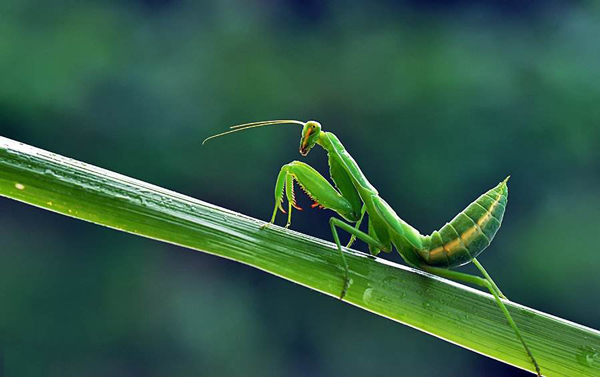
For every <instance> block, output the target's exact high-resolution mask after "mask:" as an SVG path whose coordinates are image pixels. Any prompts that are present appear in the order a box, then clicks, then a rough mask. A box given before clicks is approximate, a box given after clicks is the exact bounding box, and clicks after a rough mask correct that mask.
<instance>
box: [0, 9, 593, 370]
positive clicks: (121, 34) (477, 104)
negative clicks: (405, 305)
mask: <svg viewBox="0 0 600 377" xmlns="http://www.w3.org/2000/svg"><path fill="white" fill-rule="evenodd" d="M525 3H526V4H525V5H524V4H521V2H519V1H492V2H487V3H485V4H477V2H472V1H404V2H395V1H372V2H360V1H348V2H335V1H317V0H312V1H299V0H271V1H237V0H225V1H201V2H197V1H189V0H171V1H168V0H145V1H143V0H138V1H134V0H131V1H121V2H120V1H116V0H114V1H87V2H78V1H66V0H57V1H52V2H50V3H48V2H41V1H35V0H2V3H1V5H0V72H1V76H0V77H1V78H2V79H1V84H0V131H1V132H0V135H2V136H6V137H9V138H12V139H16V140H19V141H22V142H25V143H28V144H32V145H34V146H37V147H40V148H44V149H47V150H50V151H53V152H56V153H59V154H62V155H66V156H69V157H73V158H76V159H79V160H82V161H85V162H88V163H91V164H94V165H98V166H101V167H104V168H107V169H110V170H114V171H116V172H120V173H123V174H126V175H129V176H132V177H135V178H138V179H141V180H145V181H148V182H151V183H154V184H157V185H160V186H164V187H167V188H169V189H172V190H175V191H178V192H182V193H185V194H188V195H191V196H193V197H196V198H199V199H202V200H205V201H207V202H210V203H214V204H217V205H220V206H224V207H226V208H229V209H232V210H235V211H239V212H242V213H244V214H247V215H250V216H254V217H257V218H260V219H268V218H269V217H270V214H271V211H272V206H273V194H272V192H273V186H274V183H275V178H276V176H277V173H278V171H279V168H280V167H281V165H283V164H285V163H287V162H290V161H292V160H295V159H302V160H303V161H307V162H308V163H310V164H312V165H313V166H315V167H316V168H317V169H318V170H320V171H321V172H323V173H325V172H326V170H327V163H326V158H325V155H324V153H322V151H321V150H317V149H315V150H314V151H313V153H311V154H310V155H309V156H308V157H307V158H301V156H300V155H299V154H298V149H297V148H298V142H299V136H300V135H299V128H298V127H296V126H281V127H278V128H277V127H272V128H264V129H261V130H254V131H248V132H247V133H240V134H236V135H232V136H229V137H228V138H223V139H220V140H215V141H213V142H212V143H209V144H207V145H206V146H204V147H201V145H200V143H201V141H202V139H204V138H205V137H207V136H209V135H211V134H214V133H217V132H221V131H223V130H225V129H226V127H227V126H229V125H232V124H237V123H244V122H250V121H256V120H264V119H278V118H292V119H300V120H309V119H315V120H318V121H320V122H321V123H322V125H323V127H324V129H325V130H327V131H332V132H334V133H336V135H337V136H338V137H339V138H340V139H341V140H342V141H343V142H344V144H345V146H346V147H347V149H348V150H349V151H350V153H352V155H353V156H354V157H355V159H356V160H357V161H358V162H359V164H360V165H361V167H362V168H363V171H364V172H365V174H366V175H367V176H368V177H369V179H370V180H371V182H372V183H373V184H374V185H375V186H376V187H377V188H378V190H379V191H380V193H381V195H382V196H383V197H384V198H385V199H386V200H387V201H388V202H389V203H390V204H391V205H392V206H393V207H394V208H395V209H396V211H397V212H398V213H399V214H400V216H402V217H403V218H404V219H405V220H406V221H408V222H409V223H410V224H412V225H413V226H415V227H416V228H418V229H420V230H421V231H422V232H423V233H429V232H431V231H432V230H434V229H439V228H440V227H441V226H442V225H443V224H444V223H445V222H446V221H448V220H450V219H451V218H452V217H453V216H454V215H455V214H456V213H457V212H458V211H460V210H462V209H463V208H464V207H465V206H466V205H467V204H468V203H470V202H471V201H472V200H474V199H475V198H476V197H477V196H479V195H480V194H481V193H482V192H484V191H486V190H487V189H489V188H491V187H493V186H494V185H495V184H497V183H498V182H499V181H501V180H502V179H504V178H505V177H506V176H507V175H508V174H511V175H512V179H511V181H510V196H509V200H510V204H509V206H508V208H507V213H506V216H505V220H504V225H503V227H502V230H501V231H500V232H499V234H498V236H497V237H496V239H495V242H494V243H493V244H492V245H491V246H490V248H489V249H488V250H487V251H486V252H485V253H484V254H483V255H482V256H481V258H480V260H481V262H482V263H483V264H484V265H485V266H486V267H487V269H488V271H489V272H490V274H491V275H492V276H493V277H494V279H495V280H496V282H497V283H498V285H499V286H500V287H501V289H502V290H503V291H504V292H505V293H506V294H507V296H508V297H509V298H511V299H512V300H514V301H516V302H519V303H522V304H525V305H527V306H531V307H534V308H536V309H539V310H542V311H545V312H548V313H551V314H554V315H557V316H559V317H562V318H565V319H568V320H572V321H574V322H577V323H580V324H583V325H586V326H590V327H593V328H596V329H598V328H600V316H599V312H600V294H599V291H600V290H599V287H600V274H599V273H598V266H599V265H600V247H599V246H598V240H599V238H598V230H599V229H600V197H599V189H600V124H599V121H600V105H599V104H600V70H599V67H600V43H599V42H598V35H600V12H599V11H600V6H599V5H598V3H596V2H593V1H575V2H566V1H541V0H539V1H529V2H525ZM299 196H301V195H299ZM299 201H300V204H301V205H303V206H305V207H307V205H308V204H310V201H309V200H308V199H307V198H306V197H304V196H302V197H301V198H300V199H299ZM331 215H332V213H331V212H327V211H322V210H317V209H315V210H306V211H304V212H302V213H298V212H296V213H295V217H294V219H293V223H292V227H293V228H294V229H295V230H298V231H301V232H305V233H308V234H311V235H314V236H318V237H321V238H324V239H327V240H331V238H332V237H331V234H330V231H329V228H328V226H327V219H328V217H329V216H331ZM279 221H280V222H279V223H280V224H282V223H283V222H284V219H283V217H280V218H279ZM0 240H1V245H2V247H1V248H0V299H1V305H0V355H2V354H3V355H4V364H5V365H4V367H5V369H6V373H7V375H11V376H12V375H14V376H107V375H110V376H291V377H300V376H389V375H405V376H441V375H451V376H458V375H462V376H469V375H473V376H481V375H486V376H512V375H527V374H525V373H524V372H523V373H521V372H520V371H518V370H516V369H514V368H512V367H509V366H505V365H503V364H501V363H499V362H496V361H493V360H490V359H487V358H485V357H482V356H479V355H477V354H475V353H472V352H469V351H466V350H463V349H461V348H459V347H456V346H454V345H451V344H449V343H446V342H443V341H441V340H438V339H436V338H434V337H431V336H429V335H425V334H423V333H420V332H418V331H416V330H413V329H410V328H408V327H405V326H402V325H399V324H397V323H393V322H391V321H388V320H386V319H383V318H379V317H376V316H374V315H371V314H369V313H366V312H364V311H361V310H359V309H356V308H354V307H351V306H348V305H346V304H343V303H341V302H338V301H336V300H333V299H331V298H329V297H325V296H323V295H320V294H317V293H315V292H312V291H310V290H307V289H305V288H302V287H300V286H296V285H293V284H292V283H289V282H286V281H283V280H281V279H278V278H276V277H273V276H270V275H266V274H265V273H262V272H259V271H257V270H254V269H251V268H249V267H246V266H243V265H240V264H236V263H233V262H231V261H227V260H223V259H218V258H216V257H213V256H209V255H204V254H201V253H196V252H192V251H189V250H185V249H182V248H178V247H175V246H171V245H166V244H162V243H158V242H155V241H152V240H146V239H142V238H139V237H134V236H132V235H128V234H124V233H119V232H116V231H114V230H108V229H105V228H101V227H98V226H94V225H91V224H88V223H83V222H80V221H76V220H73V219H69V218H66V217H62V216H59V215H56V214H53V213H50V212H45V211H42V210H40V209H36V208H33V207H30V206H27V205H24V204H21V203H17V202H14V201H11V200H8V199H5V198H0ZM358 245H359V248H361V249H362V250H366V248H365V247H364V245H362V244H358ZM390 258H391V259H393V260H396V261H399V260H400V258H399V257H398V256H397V255H396V254H393V255H391V257H390ZM464 271H473V269H472V268H471V267H466V268H464ZM1 359H2V357H0V365H1V364H2V361H1ZM542 368H543V365H542Z"/></svg>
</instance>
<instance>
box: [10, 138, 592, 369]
mask: <svg viewBox="0 0 600 377" xmlns="http://www.w3.org/2000/svg"><path fill="white" fill-rule="evenodd" d="M0 195H2V196H6V197H8V198H13V199H16V200H19V201H22V202H24V203H28V204H31V205H35V206H38V207H40V208H45V209H48V210H51V211H54V212H57V213H61V214H64V215H67V216H71V217H74V218H78V219H81V220H87V221H90V222H93V223H95V224H99V225H104V226H107V227H110V228H114V229H118V230H121V231H125V232H129V233H133V234H137V235H140V236H144V237H149V238H154V239H156V240H160V241H163V242H168V243H172V244H176V245H180V246H184V247H187V248H190V249H194V250H198V251H202V252H206V253H210V254H214V255H218V256H221V257H224V258H228V259H231V260H235V261H238V262H241V263H244V264H247V265H249V266H253V267H256V268H259V269H261V270H263V271H265V272H268V273H271V274H274V275H277V276H280V277H282V278H284V279H287V280H290V281H292V282H294V283H297V284H301V285H304V286H306V287H308V288H311V289H313V290H315V291H319V292H322V293H324V294H327V295H330V296H332V297H334V298H336V299H337V297H338V296H339V294H340V291H341V289H342V284H343V278H342V277H343V268H342V266H341V264H340V260H339V254H338V253H337V250H336V249H335V246H334V245H333V244H332V243H329V242H325V241H323V240H319V239H316V238H313V237H310V236H307V235H304V234H300V233H297V232H294V231H292V230H288V229H284V228H281V227H278V226H271V227H270V228H268V229H266V230H261V229H260V226H261V225H263V224H264V222H263V221H260V220H257V219H253V218H250V217H247V216H244V215H241V214H239V213H236V212H233V211H230V210H227V209H223V208H220V207H217V206H215V205H212V204H209V203H205V202H203V201H201V200H197V199H194V198H191V197H188V196H185V195H181V194H178V193H175V192H172V191H169V190H166V189H163V188H160V187H157V186H154V185H151V184H148V183H145V182H141V181H139V180H136V179H133V178H129V177H126V176H123V175H120V174H117V173H113V172H110V171H107V170H104V169H101V168H97V167H94V166H91V165H88V164H85V163H83V162H79V161H75V160H73V159H69V158H66V157H62V156H59V155H56V154H53V153H50V152H47V151H44V150H41V149H38V148H34V147H31V146H28V145H24V144H22V143H19V142H16V141H13V140H10V139H7V138H3V137H0ZM347 251H348V253H347V259H348V265H349V267H350V278H351V285H350V288H349V290H348V294H347V296H346V298H345V301H346V302H348V303H350V304H352V305H355V306H357V307H360V308H362V309H365V310H368V311H370V312H372V313H374V314H378V315H381V316H384V317H387V318H389V319H391V320H394V321H397V322H399V323H403V324H406V325H409V326H411V327H414V328H416V329H419V330H421V331H424V332H427V333H429V334H431V335H434V336H437V337H439V338H441V339H444V340H447V341H449V342H452V343H455V344H457V345H460V346H462V347H465V348H467V349H470V350H473V351H475V352H478V353H480V354H483V355H486V356H489V357H492V358H494V359H497V360H500V361H503V362H505V363H507V364H511V365H514V366H516V367H519V368H523V369H526V370H529V371H532V370H533V365H532V364H531V362H530V360H529V358H528V356H527V354H526V353H525V351H524V350H523V347H522V345H521V344H520V343H519V341H518V340H517V339H516V337H515V335H514V333H513V331H512V329H511V328H510V327H509V326H508V323H507V322H506V319H505V317H504V315H503V314H502V312H501V311H500V309H499V308H498V307H497V305H496V304H495V302H494V300H493V298H492V296H491V295H489V294H487V293H484V292H481V291H478V290H476V289H472V288H470V287H466V286H463V285H460V284H457V283H454V282H451V281H448V280H445V279H442V278H439V277H436V276H433V275H430V274H427V273H425V272H422V271H418V270H414V269H411V268H408V267H405V266H402V265H397V264H394V263H391V262H388V261H386V260H383V259H380V258H373V257H370V256H367V255H365V254H362V253H359V252H356V251H353V250H347ZM506 304H507V306H508V309H509V311H510V312H511V314H512V316H513V318H514V319H515V321H516V323H517V324H518V326H519V328H520V329H521V331H522V333H523V336H524V338H525V339H526V341H527V343H528V345H529V347H530V348H531V350H532V353H533V354H534V355H535V357H536V359H537V361H538V363H539V364H540V367H541V370H542V373H543V374H544V375H546V376H600V332H598V331H596V330H593V329H590V328H587V327H584V326H581V325H578V324H575V323H572V322H569V321H566V320H563V319H560V318H556V317H554V316H551V315H548V314H545V313H542V312H539V311H536V310H533V309H530V308H527V307H524V306H521V305H518V304H515V303H512V302H508V301H507V302H506Z"/></svg>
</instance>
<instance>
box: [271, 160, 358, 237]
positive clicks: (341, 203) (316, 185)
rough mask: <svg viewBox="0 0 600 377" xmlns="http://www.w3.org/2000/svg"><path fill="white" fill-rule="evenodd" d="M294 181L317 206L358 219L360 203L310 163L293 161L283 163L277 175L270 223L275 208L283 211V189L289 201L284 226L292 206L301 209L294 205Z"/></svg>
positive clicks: (352, 220)
mask: <svg viewBox="0 0 600 377" xmlns="http://www.w3.org/2000/svg"><path fill="white" fill-rule="evenodd" d="M294 181H296V182H298V184H299V186H300V187H301V188H302V190H304V192H306V194H307V195H308V196H309V197H310V198H311V199H312V200H313V201H314V202H315V203H317V204H318V205H319V206H321V207H323V208H327V209H330V210H332V211H335V212H337V213H338V214H339V215H340V216H342V217H343V218H344V219H346V220H348V221H351V222H355V221H357V220H359V218H360V214H361V208H360V205H359V206H358V207H357V206H356V205H353V204H352V203H351V202H350V201H349V200H348V199H346V198H345V197H344V196H343V195H342V194H340V193H339V192H338V191H337V190H336V189H335V188H334V187H333V186H332V185H331V184H330V183H329V182H328V181H327V180H326V179H325V178H324V177H323V176H322V175H321V174H320V173H319V172H318V171H316V170H315V169H314V168H312V167H311V166H310V165H307V164H305V163H303V162H300V161H293V162H290V163H289V164H286V165H284V166H283V167H282V168H281V171H280V172H279V176H278V177H277V183H276V184H275V208H274V210H273V216H272V217H271V222H270V223H271V224H272V223H274V222H275V216H276V215H277V209H280V210H281V211H282V212H284V213H285V211H284V209H283V207H282V202H283V195H284V189H285V194H286V197H287V200H288V203H289V205H288V221H287V225H286V226H289V225H290V223H291V216H292V207H294V208H297V209H301V208H300V207H298V206H297V205H296V201H295V198H294V188H293V183H294ZM267 225H268V224H267ZM265 226H266V225H265Z"/></svg>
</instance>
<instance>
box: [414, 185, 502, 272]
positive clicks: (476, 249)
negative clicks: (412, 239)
mask: <svg viewBox="0 0 600 377" xmlns="http://www.w3.org/2000/svg"><path fill="white" fill-rule="evenodd" d="M507 181H508V178H506V179H505V180H504V181H503V182H500V183H499V184H498V185H497V186H496V187H494V188H493V189H491V190H489V191H488V192H486V193H485V194H483V195H481V196H480V197H479V198H478V199H477V200H475V201H474V202H473V203H471V204H470V205H469V206H468V207H467V208H465V209H464V210H463V211H462V212H460V213H459V214H458V215H456V217H455V218H454V219H452V220H451V221H450V222H449V223H446V225H444V226H443V227H442V229H440V230H439V231H435V232H433V233H432V234H431V235H430V236H427V237H426V242H425V244H428V245H429V246H428V247H427V248H426V249H423V250H419V251H418V252H419V255H420V256H421V258H422V259H423V260H424V262H425V263H427V264H428V265H430V266H437V267H443V268H454V267H458V266H462V265H463V264H467V263H469V262H470V261H471V260H472V259H473V258H475V257H477V256H478V255H479V254H480V253H481V252H482V251H483V250H484V249H485V248H486V247H488V246H489V244H490V242H492V239H493V238H494V236H495V235H496V233H497V232H498V229H500V225H501V224H502V218H503V217H504V210H505V208H506V203H507V201H508V186H507V185H506V182H507Z"/></svg>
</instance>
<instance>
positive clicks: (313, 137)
mask: <svg viewBox="0 0 600 377" xmlns="http://www.w3.org/2000/svg"><path fill="white" fill-rule="evenodd" d="M320 135H321V125H320V124H319V122H315V121H314V120H309V121H308V122H306V123H304V127H303V128H302V138H301V139H300V154H301V155H303V156H306V155H307V154H308V152H310V150H311V149H312V147H314V146H315V145H316V144H317V141H319V136H320Z"/></svg>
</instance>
